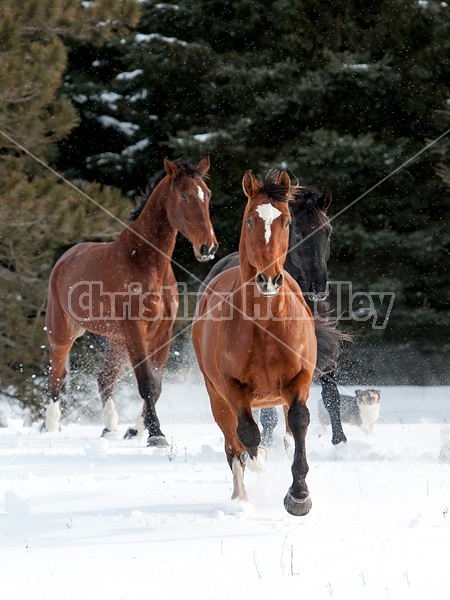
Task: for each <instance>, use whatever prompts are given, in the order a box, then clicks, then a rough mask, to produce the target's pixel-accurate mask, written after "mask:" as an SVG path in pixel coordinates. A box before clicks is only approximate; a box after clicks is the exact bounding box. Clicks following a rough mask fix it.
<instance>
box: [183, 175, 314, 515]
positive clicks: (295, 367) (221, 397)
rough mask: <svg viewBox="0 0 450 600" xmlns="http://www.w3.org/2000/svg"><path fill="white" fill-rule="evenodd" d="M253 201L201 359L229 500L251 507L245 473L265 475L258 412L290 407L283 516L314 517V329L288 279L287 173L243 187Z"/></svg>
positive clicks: (209, 307) (201, 324)
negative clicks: (309, 446)
mask: <svg viewBox="0 0 450 600" xmlns="http://www.w3.org/2000/svg"><path fill="white" fill-rule="evenodd" d="M242 185H243V189H244V192H245V194H246V196H247V197H248V202H247V206H246V209H245V214H244V221H243V225H242V231H241V238H240V244H239V266H238V267H234V268H231V269H229V270H226V271H223V272H222V273H220V274H219V275H217V276H216V277H215V278H214V279H213V280H212V281H211V282H210V283H209V286H208V287H207V288H206V290H205V291H204V293H203V295H202V297H201V299H200V302H199V304H198V307H197V311H196V315H195V318H194V323H193V327H192V338H193V344H194V349H195V353H196V355H197V359H198V362H199V365H200V369H201V371H202V373H203V376H204V379H205V383H206V387H207V390H208V393H209V397H210V401H211V408H212V412H213V415H214V418H215V420H216V422H217V424H218V425H219V427H220V428H221V430H222V431H223V434H224V437H225V452H226V455H227V459H228V463H229V465H230V468H231V470H232V473H233V495H232V498H239V499H242V500H245V499H246V491H245V487H244V468H245V465H247V466H248V467H249V468H250V469H251V470H261V468H262V467H263V464H264V461H265V457H266V451H265V450H264V449H263V448H260V447H259V444H260V442H261V435H260V432H259V429H258V426H257V424H256V423H255V421H254V419H253V416H252V409H255V408H263V407H270V406H277V405H280V404H282V405H284V406H285V409H286V411H287V422H288V426H289V428H290V430H291V432H292V434H293V436H294V440H295V453H294V459H293V463H292V475H293V481H292V485H291V487H290V489H289V491H288V493H287V494H286V497H285V499H284V506H285V508H286V510H287V511H288V512H289V513H291V514H293V515H305V514H307V513H308V512H309V510H310V508H311V500H310V496H309V491H308V487H307V485H306V481H305V478H306V474H307V472H308V463H307V460H306V450H305V436H306V432H307V428H308V424H309V410H308V408H307V406H306V401H307V399H308V396H309V390H310V386H311V382H312V378H313V374H314V368H315V365H316V357H317V343H316V336H315V333H314V320H313V317H312V313H311V311H310V309H309V308H308V306H307V304H306V302H305V300H304V298H303V295H302V293H301V291H300V288H299V286H298V284H297V283H296V282H295V280H294V279H293V278H292V277H291V276H290V275H289V274H288V273H287V272H286V271H284V270H283V264H284V261H285V259H286V252H287V250H288V245H289V224H290V220H291V217H290V213H289V208H288V201H289V200H290V199H291V197H292V193H293V192H294V191H295V187H293V186H291V182H290V179H289V176H288V174H287V173H286V171H283V170H282V171H280V172H278V171H273V170H272V171H268V172H267V173H265V175H264V176H263V179H262V183H259V182H258V181H257V180H256V178H255V177H254V175H253V173H252V172H251V171H247V172H246V173H245V175H244V178H243V181H242Z"/></svg>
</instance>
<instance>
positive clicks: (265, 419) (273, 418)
mask: <svg viewBox="0 0 450 600" xmlns="http://www.w3.org/2000/svg"><path fill="white" fill-rule="evenodd" d="M260 421H261V426H262V433H261V441H262V444H263V446H272V445H273V431H274V429H275V427H276V426H277V423H278V413H277V409H276V408H273V407H271V408H262V409H261V413H260Z"/></svg>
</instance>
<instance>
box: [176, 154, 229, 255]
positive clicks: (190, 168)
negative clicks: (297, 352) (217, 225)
mask: <svg viewBox="0 0 450 600" xmlns="http://www.w3.org/2000/svg"><path fill="white" fill-rule="evenodd" d="M209 166H210V162H209V156H204V157H203V158H202V159H201V160H200V161H199V163H198V164H197V165H188V164H187V163H183V162H180V161H177V162H171V161H170V160H168V159H164V169H165V172H166V174H167V176H168V177H169V178H170V180H171V181H170V185H171V192H172V193H171V194H170V200H169V201H168V203H167V216H168V218H169V221H170V224H171V225H172V227H174V228H175V229H177V230H178V231H181V233H182V234H183V235H184V237H185V238H187V239H188V240H189V241H190V242H191V244H192V246H193V248H194V254H195V257H196V259H197V260H199V261H201V262H205V261H207V260H212V259H213V258H214V255H215V253H216V251H217V248H218V243H217V240H216V236H215V234H214V229H213V226H212V223H211V220H210V218H209V200H210V198H211V191H210V189H209V188H208V186H207V185H206V184H205V182H204V176H205V175H206V173H207V172H208V170H209Z"/></svg>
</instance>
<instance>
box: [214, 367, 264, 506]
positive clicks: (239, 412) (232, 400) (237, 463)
mask: <svg viewBox="0 0 450 600" xmlns="http://www.w3.org/2000/svg"><path fill="white" fill-rule="evenodd" d="M205 383H206V387H207V390H208V394H209V399H210V402H211V409H212V413H213V416H214V419H215V421H216V423H217V424H218V425H219V427H220V429H221V430H222V432H223V434H224V438H225V453H226V455H227V460H228V464H229V465H230V469H231V471H232V473H233V494H232V496H231V499H232V500H237V499H239V500H247V492H246V490H245V485H244V472H245V467H246V466H247V467H248V468H249V469H250V470H251V471H261V470H262V469H263V468H264V463H265V460H266V456H267V452H266V450H265V449H264V448H260V447H259V444H260V441H261V436H260V433H259V429H258V426H257V424H256V423H255V421H254V419H253V417H252V413H251V408H249V404H248V402H247V400H246V394H245V393H244V391H243V389H242V387H240V386H239V385H236V383H235V382H234V381H233V382H230V383H229V385H227V390H226V398H225V397H223V396H221V395H220V394H219V393H218V392H217V391H216V389H215V387H214V385H213V384H212V383H211V382H210V381H209V380H208V378H207V377H205ZM246 407H247V408H246Z"/></svg>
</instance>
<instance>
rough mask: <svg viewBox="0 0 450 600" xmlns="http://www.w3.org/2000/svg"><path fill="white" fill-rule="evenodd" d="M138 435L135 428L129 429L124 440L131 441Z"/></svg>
mask: <svg viewBox="0 0 450 600" xmlns="http://www.w3.org/2000/svg"><path fill="white" fill-rule="evenodd" d="M137 434H138V430H137V429H134V428H133V427H129V428H128V429H127V430H126V432H125V435H124V436H123V439H124V440H131V438H134V437H136V436H137Z"/></svg>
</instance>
